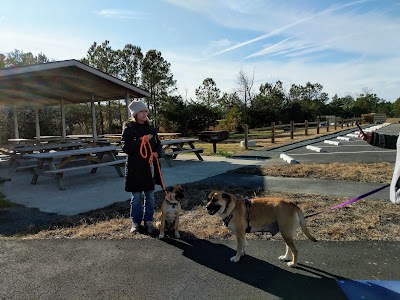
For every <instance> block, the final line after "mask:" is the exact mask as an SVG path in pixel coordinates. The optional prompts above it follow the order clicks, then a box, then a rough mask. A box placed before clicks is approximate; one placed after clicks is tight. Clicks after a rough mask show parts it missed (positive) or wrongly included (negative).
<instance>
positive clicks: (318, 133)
mask: <svg viewBox="0 0 400 300" xmlns="http://www.w3.org/2000/svg"><path fill="white" fill-rule="evenodd" d="M317 134H319V117H317Z"/></svg>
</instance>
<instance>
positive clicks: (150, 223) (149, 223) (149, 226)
mask: <svg viewBox="0 0 400 300" xmlns="http://www.w3.org/2000/svg"><path fill="white" fill-rule="evenodd" d="M145 224H146V228H147V232H148V233H153V232H154V230H156V229H155V227H154V226H153V221H146V223H145Z"/></svg>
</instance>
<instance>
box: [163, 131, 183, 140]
mask: <svg viewBox="0 0 400 300" xmlns="http://www.w3.org/2000/svg"><path fill="white" fill-rule="evenodd" d="M157 134H158V137H159V138H160V140H166V139H172V138H174V137H176V138H178V137H179V136H180V135H181V134H182V133H179V132H159V133H157Z"/></svg>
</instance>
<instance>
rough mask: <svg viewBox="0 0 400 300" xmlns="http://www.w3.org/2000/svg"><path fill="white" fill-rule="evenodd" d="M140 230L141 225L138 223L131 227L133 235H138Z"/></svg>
mask: <svg viewBox="0 0 400 300" xmlns="http://www.w3.org/2000/svg"><path fill="white" fill-rule="evenodd" d="M138 230H139V224H138V223H132V227H131V233H136V232H138Z"/></svg>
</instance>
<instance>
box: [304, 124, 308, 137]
mask: <svg viewBox="0 0 400 300" xmlns="http://www.w3.org/2000/svg"><path fill="white" fill-rule="evenodd" d="M304 126H305V127H306V129H305V132H304V133H305V135H308V120H305V121H304Z"/></svg>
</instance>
